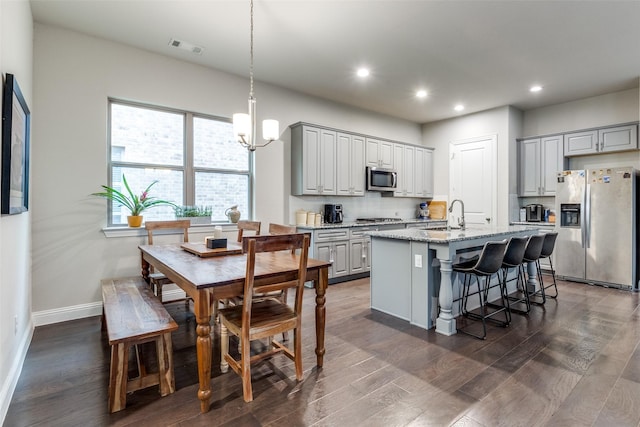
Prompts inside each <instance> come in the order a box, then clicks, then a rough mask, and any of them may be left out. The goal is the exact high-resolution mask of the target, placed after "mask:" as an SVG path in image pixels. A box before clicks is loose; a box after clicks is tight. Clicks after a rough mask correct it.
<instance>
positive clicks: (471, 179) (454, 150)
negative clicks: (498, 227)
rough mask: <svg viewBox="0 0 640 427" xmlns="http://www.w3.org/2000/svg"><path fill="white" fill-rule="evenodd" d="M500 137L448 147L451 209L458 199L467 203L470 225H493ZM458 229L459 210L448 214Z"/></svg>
mask: <svg viewBox="0 0 640 427" xmlns="http://www.w3.org/2000/svg"><path fill="white" fill-rule="evenodd" d="M496 143H497V135H490V136H483V137H477V138H470V139H465V140H460V141H453V142H451V143H450V144H449V154H450V156H449V158H450V165H449V166H450V167H449V171H450V172H449V205H450V204H451V202H452V201H453V200H455V199H460V200H462V201H463V202H464V214H465V222H466V223H467V224H469V225H470V224H476V225H486V224H494V223H495V219H496V212H497V203H496V186H497V175H498V174H497V170H496V162H497V160H496V157H497V155H496ZM449 218H450V219H451V221H450V223H451V224H452V225H456V224H457V223H458V219H459V218H460V207H459V206H455V207H454V208H453V212H451V213H450V214H449Z"/></svg>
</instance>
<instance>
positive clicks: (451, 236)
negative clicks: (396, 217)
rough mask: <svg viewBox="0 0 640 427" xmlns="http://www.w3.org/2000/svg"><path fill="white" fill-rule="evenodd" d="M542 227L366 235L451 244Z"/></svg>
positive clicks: (371, 233) (391, 231) (387, 232)
mask: <svg viewBox="0 0 640 427" xmlns="http://www.w3.org/2000/svg"><path fill="white" fill-rule="evenodd" d="M539 228H540V227H537V226H532V225H530V224H529V225H526V226H524V225H511V226H506V227H467V228H466V229H464V230H460V229H451V230H419V229H411V228H409V229H405V230H388V231H370V232H367V233H366V234H367V235H369V236H372V237H382V238H386V239H397V240H411V241H417V242H426V243H449V242H457V241H462V240H470V239H477V238H483V237H498V238H499V237H500V236H502V235H505V236H507V235H509V234H513V233H517V232H520V231H529V230H536V229H539Z"/></svg>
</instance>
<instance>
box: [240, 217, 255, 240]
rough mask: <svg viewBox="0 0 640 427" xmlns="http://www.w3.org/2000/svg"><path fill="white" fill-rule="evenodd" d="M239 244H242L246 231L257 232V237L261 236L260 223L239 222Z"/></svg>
mask: <svg viewBox="0 0 640 427" xmlns="http://www.w3.org/2000/svg"><path fill="white" fill-rule="evenodd" d="M237 225H238V242H242V237H244V232H245V231H255V235H256V236H259V235H260V226H261V222H260V221H238V224H237Z"/></svg>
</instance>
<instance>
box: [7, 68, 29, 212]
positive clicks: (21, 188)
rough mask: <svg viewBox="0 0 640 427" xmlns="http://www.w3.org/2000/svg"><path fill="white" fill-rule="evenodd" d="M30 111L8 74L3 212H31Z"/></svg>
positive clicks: (15, 83)
mask: <svg viewBox="0 0 640 427" xmlns="http://www.w3.org/2000/svg"><path fill="white" fill-rule="evenodd" d="M30 117H31V112H30V111H29V107H27V103H26V101H25V100H24V97H23V96H22V92H21V91H20V86H18V82H17V81H16V78H15V76H14V75H13V74H8V73H7V75H6V78H5V83H4V92H3V96H2V178H1V180H2V182H1V192H2V193H1V195H0V213H2V215H13V214H19V213H22V212H26V211H27V210H28V209H29V126H30Z"/></svg>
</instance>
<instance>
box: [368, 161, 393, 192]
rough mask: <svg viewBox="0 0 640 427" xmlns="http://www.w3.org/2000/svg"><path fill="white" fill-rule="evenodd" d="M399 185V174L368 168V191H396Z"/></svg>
mask: <svg viewBox="0 0 640 427" xmlns="http://www.w3.org/2000/svg"><path fill="white" fill-rule="evenodd" d="M397 185H398V172H396V171H394V170H392V169H383V168H378V167H373V166H367V191H394V190H395V189H396V186H397Z"/></svg>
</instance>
